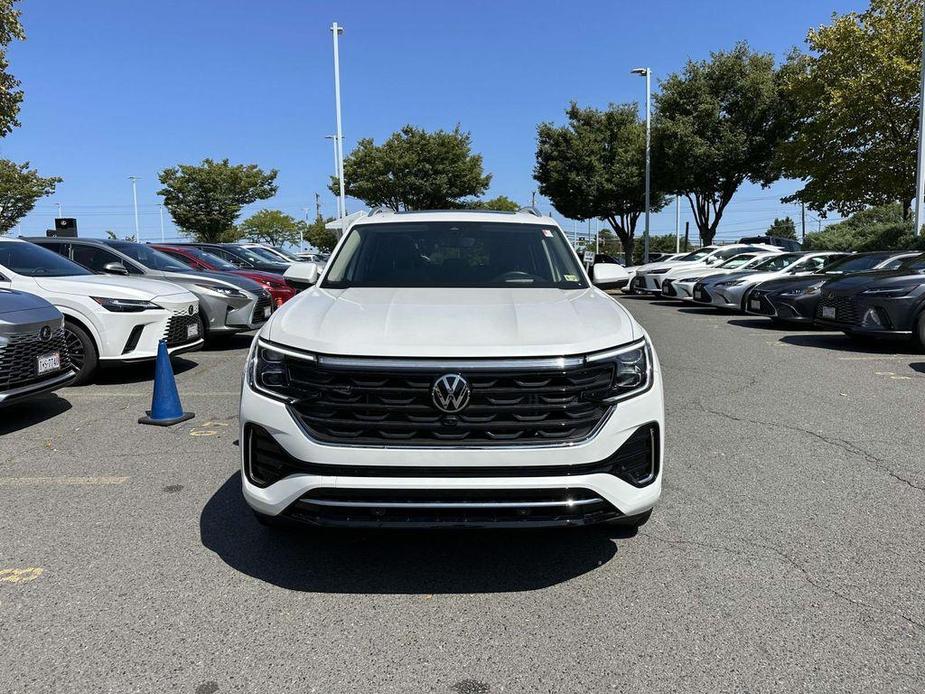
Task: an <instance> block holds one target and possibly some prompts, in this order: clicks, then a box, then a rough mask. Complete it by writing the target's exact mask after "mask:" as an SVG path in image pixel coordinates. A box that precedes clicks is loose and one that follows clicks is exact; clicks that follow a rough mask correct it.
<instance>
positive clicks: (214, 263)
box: [171, 246, 237, 270]
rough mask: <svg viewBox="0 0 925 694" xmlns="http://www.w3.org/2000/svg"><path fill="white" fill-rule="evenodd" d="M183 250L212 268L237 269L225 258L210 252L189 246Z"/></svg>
mask: <svg viewBox="0 0 925 694" xmlns="http://www.w3.org/2000/svg"><path fill="white" fill-rule="evenodd" d="M183 252H184V253H187V254H189V255H191V256H193V257H194V258H198V259H199V260H201V261H202V262H203V263H205V264H206V265H208V266H209V267H210V268H212V269H213V270H237V268H236V267H235V266H234V265H232V264H231V263H229V262H228V261H227V260H225V259H223V258H219V257H218V256H217V255H213V254H212V253H208V252H206V251H203V250H201V249H199V248H194V247H192V246H189V247H187V248H184V249H183ZM171 257H173V256H171ZM178 260H179V258H178Z"/></svg>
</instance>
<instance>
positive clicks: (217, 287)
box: [196, 284, 247, 299]
mask: <svg viewBox="0 0 925 694" xmlns="http://www.w3.org/2000/svg"><path fill="white" fill-rule="evenodd" d="M196 286H197V287H199V288H200V289H205V290H206V291H210V292H215V293H216V294H221V295H222V296H227V297H229V298H231V299H246V298H247V294H245V293H244V292H242V291H240V290H238V289H235V288H234V287H226V286H224V285H221V284H197V285H196Z"/></svg>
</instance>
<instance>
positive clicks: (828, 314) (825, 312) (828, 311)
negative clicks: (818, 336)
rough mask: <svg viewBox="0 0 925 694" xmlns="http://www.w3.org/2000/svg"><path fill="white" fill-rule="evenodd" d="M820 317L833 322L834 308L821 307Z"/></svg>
mask: <svg viewBox="0 0 925 694" xmlns="http://www.w3.org/2000/svg"><path fill="white" fill-rule="evenodd" d="M822 317H823V318H825V319H827V320H835V307H834V306H823V307H822Z"/></svg>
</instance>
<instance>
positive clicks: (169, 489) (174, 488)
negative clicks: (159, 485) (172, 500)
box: [161, 484, 183, 494]
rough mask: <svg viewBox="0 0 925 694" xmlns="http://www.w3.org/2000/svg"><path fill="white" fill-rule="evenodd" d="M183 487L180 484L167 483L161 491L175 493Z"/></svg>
mask: <svg viewBox="0 0 925 694" xmlns="http://www.w3.org/2000/svg"><path fill="white" fill-rule="evenodd" d="M182 489H183V485H182V484H168V485H167V486H166V487H164V488H163V489H161V491H162V492H164V493H166V494H176V493H177V492H179V491H181V490H182Z"/></svg>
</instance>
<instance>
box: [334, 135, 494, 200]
mask: <svg viewBox="0 0 925 694" xmlns="http://www.w3.org/2000/svg"><path fill="white" fill-rule="evenodd" d="M471 144H472V138H471V137H470V135H469V133H464V132H462V131H460V129H459V126H456V127H455V128H454V129H453V130H452V131H451V132H446V131H445V130H437V131H434V132H432V133H429V132H427V131H426V130H423V129H421V128H415V127H414V126H411V125H406V126H405V127H403V128H402V129H401V130H399V131H398V132H396V133H393V134H392V135H391V136H390V137H389V138H388V139H387V140H386V141H385V142H383V143H382V145H376V144H375V143H374V142H373V140H372V138H364V139H362V140H360V141H359V142H358V143H357V146H356V148H355V149H354V150H353V151H352V152H351V153H350V156H348V157H347V159H345V160H344V179H345V182H346V194H347V195H349V196H351V197H354V198H358V199H359V200H362V201H363V202H364V203H366V204H367V205H369V206H370V207H382V206H384V207H390V208H392V209H393V210H402V209H405V210H433V209H445V208H455V207H462V206H463V205H464V201H463V198H466V197H468V196H472V195H481V194H482V193H484V192H485V191H486V190H487V189H488V184H489V183H490V182H491V174H483V172H482V156H481V155H479V154H472V152H471ZM330 189H331V191H332V192H333V193H334V194H335V195H337V194H338V193H339V192H340V189H339V185H338V180H337V178H333V179H332V181H331V186H330Z"/></svg>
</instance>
